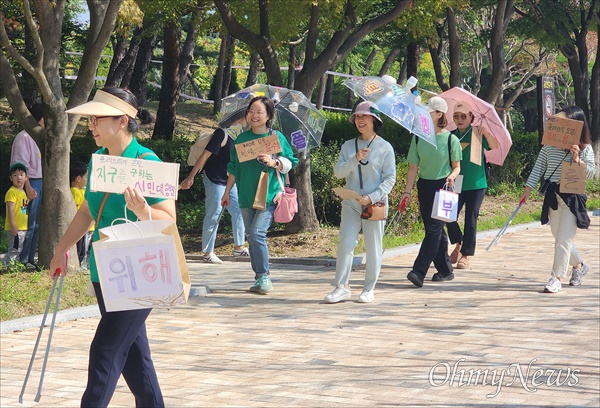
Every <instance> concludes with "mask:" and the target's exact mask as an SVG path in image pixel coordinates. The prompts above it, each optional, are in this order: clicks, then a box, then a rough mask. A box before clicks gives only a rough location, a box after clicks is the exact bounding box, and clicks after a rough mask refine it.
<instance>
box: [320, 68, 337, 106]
mask: <svg viewBox="0 0 600 408" xmlns="http://www.w3.org/2000/svg"><path fill="white" fill-rule="evenodd" d="M334 85H335V78H334V77H333V75H331V74H328V75H327V83H326V86H325V97H324V98H323V105H325V106H331V104H332V103H333V87H334Z"/></svg>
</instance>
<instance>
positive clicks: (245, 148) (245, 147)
mask: <svg viewBox="0 0 600 408" xmlns="http://www.w3.org/2000/svg"><path fill="white" fill-rule="evenodd" d="M235 150H236V151H237V155H238V159H239V160H240V163H241V162H245V161H248V160H252V159H256V158H257V157H258V155H259V154H275V153H280V152H281V144H280V143H279V136H277V134H276V133H274V134H271V135H270V136H265V137H261V138H259V139H254V140H251V141H249V142H244V143H240V144H236V145H235Z"/></svg>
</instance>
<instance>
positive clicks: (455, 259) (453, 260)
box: [450, 245, 461, 264]
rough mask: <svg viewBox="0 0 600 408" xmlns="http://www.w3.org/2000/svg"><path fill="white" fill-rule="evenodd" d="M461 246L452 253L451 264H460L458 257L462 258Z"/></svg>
mask: <svg viewBox="0 0 600 408" xmlns="http://www.w3.org/2000/svg"><path fill="white" fill-rule="evenodd" d="M460 247H461V246H460V245H458V246H457V247H456V248H454V251H452V253H451V254H450V262H451V263H453V264H455V263H456V262H458V257H459V256H460Z"/></svg>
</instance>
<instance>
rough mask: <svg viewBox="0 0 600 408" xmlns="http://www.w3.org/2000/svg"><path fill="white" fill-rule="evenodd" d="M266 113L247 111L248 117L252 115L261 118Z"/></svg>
mask: <svg viewBox="0 0 600 408" xmlns="http://www.w3.org/2000/svg"><path fill="white" fill-rule="evenodd" d="M266 113H267V112H265V111H255V110H249V111H248V115H250V116H252V115H259V116H262V115H265V114H266Z"/></svg>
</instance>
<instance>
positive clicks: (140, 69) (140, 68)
mask: <svg viewBox="0 0 600 408" xmlns="http://www.w3.org/2000/svg"><path fill="white" fill-rule="evenodd" d="M150 25H151V24H150V23H147V22H146V21H144V31H145V30H146V29H147V28H149V27H150ZM155 45H156V35H150V36H147V37H144V38H142V39H141V41H140V46H139V49H138V53H137V57H136V59H135V65H134V67H133V73H132V74H131V81H130V82H129V90H130V91H131V92H132V93H133V94H134V95H135V96H136V98H137V101H138V105H139V106H146V104H147V103H148V100H147V97H146V88H147V86H148V70H149V69H150V60H151V59H152V53H153V52H154V47H155Z"/></svg>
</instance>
